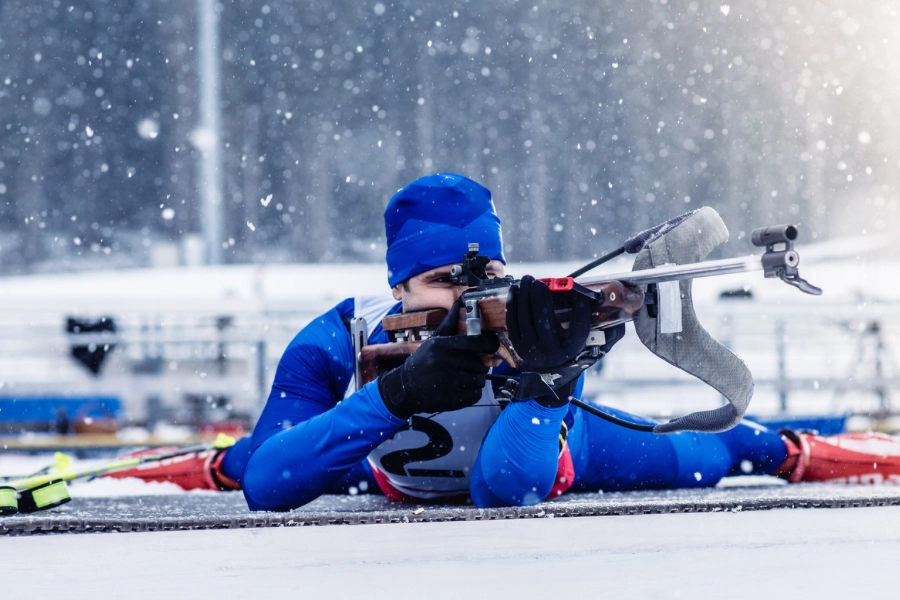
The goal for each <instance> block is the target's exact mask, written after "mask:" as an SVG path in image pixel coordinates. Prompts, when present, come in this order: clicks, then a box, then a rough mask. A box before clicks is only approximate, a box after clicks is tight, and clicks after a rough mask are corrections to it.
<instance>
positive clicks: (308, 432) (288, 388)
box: [242, 300, 404, 510]
mask: <svg viewBox="0 0 900 600" xmlns="http://www.w3.org/2000/svg"><path fill="white" fill-rule="evenodd" d="M351 313H352V300H349V301H345V302H344V303H342V304H340V305H338V306H337V307H336V308H335V309H333V310H331V311H329V312H328V313H326V314H325V315H323V316H322V317H320V318H319V319H317V320H315V321H313V322H312V323H310V324H309V325H308V326H307V327H305V328H304V329H303V331H301V332H300V333H299V334H298V335H297V337H296V338H294V340H293V341H292V342H291V344H290V345H289V346H288V348H287V350H285V353H284V356H282V358H281V362H280V363H279V365H278V371H277V372H276V375H275V381H274V383H273V385H272V392H271V393H270V395H269V399H268V402H267V403H266V407H265V409H264V410H263V413H262V415H261V416H260V419H259V422H258V423H257V426H256V428H255V429H254V432H253V438H252V440H251V455H250V459H249V460H248V462H247V466H246V468H245V470H244V476H243V481H242V483H243V488H244V496H245V498H246V499H247V504H248V505H249V506H250V508H251V510H289V509H291V508H296V507H298V506H301V505H303V504H306V503H308V502H310V501H312V500H314V499H316V498H317V497H319V496H320V495H321V494H322V493H324V492H325V490H327V489H329V488H330V487H331V486H333V485H334V484H335V483H336V482H337V481H338V480H340V478H341V477H342V476H343V475H344V474H345V473H346V472H347V471H348V470H350V469H351V468H352V467H353V466H355V465H356V464H358V463H359V462H360V461H361V460H362V459H364V458H365V457H366V456H367V455H368V454H369V452H371V451H372V449H374V448H375V447H376V446H378V444H380V443H381V442H382V441H383V440H385V439H387V438H389V437H391V436H392V435H393V434H394V433H396V432H397V431H398V430H399V429H400V427H401V426H402V425H403V424H404V421H402V420H400V419H398V418H397V417H395V416H394V415H392V414H391V413H390V412H389V411H388V410H387V408H386V407H385V405H384V402H383V401H382V399H381V396H380V394H379V393H378V386H377V383H376V382H372V383H369V384H367V385H365V386H363V388H362V389H361V390H359V391H358V392H356V393H354V394H352V395H350V396H349V397H347V398H346V399H344V400H343V401H341V402H340V403H339V401H340V400H341V398H343V396H344V391H345V390H346V388H347V385H348V384H349V381H350V378H351V376H352V371H353V349H352V343H351V341H350V335H349V333H348V332H347V329H346V327H345V326H344V324H343V321H342V319H343V318H344V317H346V316H348V315H349V314H351Z"/></svg>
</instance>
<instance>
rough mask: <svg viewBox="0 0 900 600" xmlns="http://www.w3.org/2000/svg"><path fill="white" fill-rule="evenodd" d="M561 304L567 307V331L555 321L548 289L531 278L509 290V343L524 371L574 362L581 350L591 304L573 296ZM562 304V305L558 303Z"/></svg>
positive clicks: (569, 295)
mask: <svg viewBox="0 0 900 600" xmlns="http://www.w3.org/2000/svg"><path fill="white" fill-rule="evenodd" d="M555 293H557V294H567V296H566V297H565V298H561V300H563V301H565V304H568V305H569V306H570V307H571V310H570V312H569V317H568V321H569V327H568V329H563V327H562V325H560V323H559V320H558V319H557V318H556V313H555V312H554V306H553V294H554V292H551V291H550V288H548V287H547V285H546V284H545V283H543V282H541V281H538V280H536V279H535V278H534V277H532V276H531V275H526V276H525V277H523V278H522V280H521V281H520V282H519V287H518V288H515V287H514V288H512V289H511V290H510V295H509V299H508V300H507V302H506V328H507V329H508V330H509V341H510V342H511V343H512V345H513V348H515V350H516V352H517V353H518V354H519V356H520V357H522V359H523V361H524V365H523V366H522V369H523V370H525V371H537V372H541V371H547V370H549V369H553V368H555V367H558V366H560V365H563V364H565V363H567V362H569V361H571V360H572V359H574V358H575V357H576V356H577V355H578V353H579V352H581V351H582V350H583V349H584V345H585V342H586V341H587V337H588V332H589V331H590V328H591V300H590V298H588V297H587V296H584V295H582V294H579V293H577V292H555ZM561 304H562V302H561Z"/></svg>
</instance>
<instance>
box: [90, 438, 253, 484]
mask: <svg viewBox="0 0 900 600" xmlns="http://www.w3.org/2000/svg"><path fill="white" fill-rule="evenodd" d="M177 450H178V448H177V447H172V448H154V449H151V450H141V451H140V452H134V453H132V454H126V455H125V456H123V457H121V458H123V459H124V458H138V457H141V456H152V455H155V454H164V453H166V452H172V451H177ZM227 450H228V449H227V448H211V449H209V450H202V451H198V452H187V453H185V454H178V455H176V456H172V457H170V458H165V459H163V460H158V461H151V462H146V463H143V464H140V465H137V466H135V467H129V468H127V469H119V470H116V471H111V472H109V473H104V474H103V477H112V478H114V479H125V478H127V477H135V478H137V479H143V480H144V481H157V482H159V481H168V482H171V483H174V484H176V485H178V486H179V487H181V488H182V489H184V490H216V491H227V490H239V489H241V484H240V483H238V482H237V481H235V480H233V479H231V478H230V477H228V476H227V475H225V473H224V472H223V471H222V460H223V459H224V458H225V452H226V451H227Z"/></svg>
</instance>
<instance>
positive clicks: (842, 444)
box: [773, 430, 900, 484]
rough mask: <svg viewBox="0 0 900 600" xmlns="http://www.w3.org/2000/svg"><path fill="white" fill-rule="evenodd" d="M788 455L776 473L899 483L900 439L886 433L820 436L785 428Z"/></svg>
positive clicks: (789, 477) (799, 477)
mask: <svg viewBox="0 0 900 600" xmlns="http://www.w3.org/2000/svg"><path fill="white" fill-rule="evenodd" d="M781 437H782V439H783V440H784V444H785V447H786V448H787V452H788V457H787V459H786V460H785V461H784V463H783V464H782V465H781V467H779V469H778V470H777V471H775V473H773V474H774V475H777V476H778V477H781V478H782V479H787V480H788V481H790V482H792V483H795V482H798V481H831V482H835V483H863V484H872V483H893V484H900V438H898V437H894V436H891V435H886V434H883V433H843V434H840V435H831V436H827V437H824V436H819V435H812V434H809V433H797V432H795V431H790V430H783V431H781Z"/></svg>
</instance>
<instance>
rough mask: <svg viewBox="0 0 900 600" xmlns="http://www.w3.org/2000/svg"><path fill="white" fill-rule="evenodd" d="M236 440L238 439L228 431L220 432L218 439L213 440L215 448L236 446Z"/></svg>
mask: <svg viewBox="0 0 900 600" xmlns="http://www.w3.org/2000/svg"><path fill="white" fill-rule="evenodd" d="M235 442H237V440H236V439H234V438H233V437H231V436H230V435H228V434H227V433H220V434H219V435H217V436H216V441H214V442H213V448H230V447H231V446H234V443H235Z"/></svg>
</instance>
